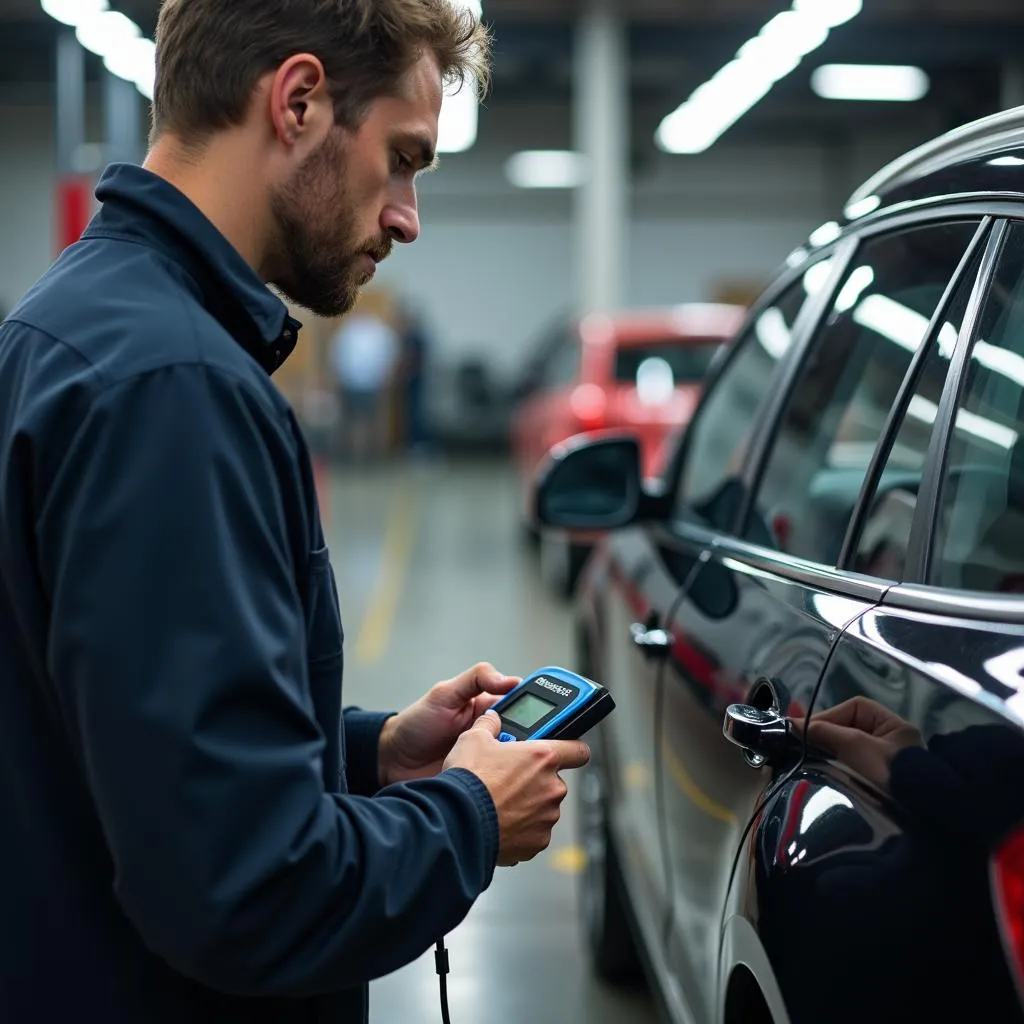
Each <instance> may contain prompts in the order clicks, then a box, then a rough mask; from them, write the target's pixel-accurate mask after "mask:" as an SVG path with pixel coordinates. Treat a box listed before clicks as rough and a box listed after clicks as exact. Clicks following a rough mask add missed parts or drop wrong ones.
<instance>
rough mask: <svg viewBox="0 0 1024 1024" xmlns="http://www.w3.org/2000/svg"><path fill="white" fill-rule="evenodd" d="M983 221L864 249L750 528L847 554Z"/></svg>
mask: <svg viewBox="0 0 1024 1024" xmlns="http://www.w3.org/2000/svg"><path fill="white" fill-rule="evenodd" d="M976 230H977V222H970V223H968V222H959V223H955V224H940V225H929V226H927V227H915V228H911V229H908V230H904V231H900V232H896V233H893V234H889V235H884V236H881V237H879V238H875V239H872V240H870V241H868V242H867V243H866V244H865V245H864V246H863V247H862V248H861V249H860V250H859V251H858V253H857V255H856V257H855V258H854V259H853V261H852V262H851V264H850V269H849V270H848V272H847V274H846V275H845V278H844V280H843V282H842V284H841V285H840V287H839V288H838V290H837V291H836V296H835V300H834V302H833V306H832V310H831V312H830V313H829V315H828V317H827V318H826V319H825V321H824V323H823V324H822V325H821V327H820V328H819V331H818V334H817V336H816V337H815V339H814V341H813V342H812V344H811V346H810V349H809V352H808V356H807V360H806V363H805V365H804V366H803V368H802V370H801V373H800V376H799V379H798V381H797V383H796V386H795V387H794V388H793V391H792V393H791V395H790V397H789V399H788V401H787V405H786V408H785V410H784V412H783V415H782V419H781V421H780V423H779V428H778V431H777V433H776V435H775V437H774V439H773V443H772V448H771V453H770V455H769V458H768V462H767V465H766V467H765V471H764V474H763V477H762V480H761V484H760V487H759V489H758V494H757V500H756V502H755V503H754V505H753V507H752V509H751V514H750V517H749V519H748V522H747V524H746V528H745V530H744V536H745V537H746V538H747V539H748V540H751V541H753V542H755V543H758V544H764V545H766V546H770V547H774V548H775V549H777V550H779V551H783V552H786V553H787V554H791V555H795V556H797V557H799V558H805V559H807V560H809V561H812V562H818V563H823V564H825V565H834V564H835V563H836V561H837V560H838V558H839V553H840V551H841V549H842V545H843V539H844V537H845V536H846V531H847V527H848V526H849V522H850V516H851V514H852V513H853V509H854V507H855V505H856V503H857V498H858V495H859V494H860V491H861V488H862V486H863V483H864V477H865V476H866V474H867V469H868V466H869V465H870V462H871V458H872V456H873V454H874V450H875V447H876V445H877V444H878V441H879V438H880V437H881V435H882V433H883V430H884V426H885V423H886V420H887V418H888V416H889V412H890V409H891V408H892V404H893V402H894V401H895V399H896V396H897V394H898V393H899V389H900V385H901V384H902V382H903V379H904V378H905V377H906V375H907V371H908V370H909V368H910V364H911V360H912V359H913V356H914V354H915V353H916V352H917V351H918V350H919V349H920V347H921V346H922V345H923V344H924V342H925V339H926V335H927V332H928V324H929V322H930V320H931V318H932V317H933V316H934V314H935V311H936V309H937V308H938V306H939V303H940V301H941V299H942V296H943V294H944V293H945V291H946V289H947V288H948V286H949V283H950V281H951V280H952V278H953V275H954V274H955V272H956V269H957V267H958V265H959V264H960V261H961V260H962V258H963V255H964V253H965V252H966V250H967V247H968V245H969V244H970V242H971V239H972V238H973V237H974V235H975V233H976Z"/></svg>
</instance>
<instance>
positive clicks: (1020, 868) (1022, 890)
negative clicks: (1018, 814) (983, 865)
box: [992, 828, 1024, 998]
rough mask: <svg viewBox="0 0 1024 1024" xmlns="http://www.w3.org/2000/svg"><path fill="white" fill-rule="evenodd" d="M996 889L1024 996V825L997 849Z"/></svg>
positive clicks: (1005, 937) (1009, 956)
mask: <svg viewBox="0 0 1024 1024" xmlns="http://www.w3.org/2000/svg"><path fill="white" fill-rule="evenodd" d="M992 889H993V896H994V897H995V904H996V912H997V914H998V916H999V927H1000V930H1001V931H1002V933H1003V946H1004V947H1005V949H1006V958H1007V960H1009V962H1010V968H1011V969H1012V972H1013V979H1014V981H1015V982H1016V983H1017V989H1018V991H1019V992H1020V993H1021V996H1022V998H1024V828H1022V829H1018V830H1017V831H1016V832H1014V833H1013V835H1011V836H1010V838H1009V839H1007V840H1005V842H1003V844H1002V846H1000V847H999V849H998V850H997V851H996V855H995V857H994V858H993V860H992Z"/></svg>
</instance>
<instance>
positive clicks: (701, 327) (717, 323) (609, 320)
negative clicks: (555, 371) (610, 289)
mask: <svg viewBox="0 0 1024 1024" xmlns="http://www.w3.org/2000/svg"><path fill="white" fill-rule="evenodd" d="M745 317H746V310H745V309H744V307H742V306H736V305H730V304H728V303H721V302H684V303H681V304H679V305H677V306H666V307H663V308H656V309H646V310H644V309H631V310H616V311H613V312H611V313H606V314H593V315H591V316H587V317H584V318H583V320H582V321H581V322H580V325H579V330H580V334H581V336H582V337H583V339H584V341H586V342H587V343H588V344H595V345H600V344H614V345H624V346H625V345H641V344H645V343H651V342H659V341H673V340H685V339H687V338H694V339H697V338H700V339H718V338H721V339H723V340H725V339H729V338H731V337H732V336H733V335H734V334H735V333H736V332H737V331H738V330H739V328H740V327H741V326H742V324H743V321H744V319H745Z"/></svg>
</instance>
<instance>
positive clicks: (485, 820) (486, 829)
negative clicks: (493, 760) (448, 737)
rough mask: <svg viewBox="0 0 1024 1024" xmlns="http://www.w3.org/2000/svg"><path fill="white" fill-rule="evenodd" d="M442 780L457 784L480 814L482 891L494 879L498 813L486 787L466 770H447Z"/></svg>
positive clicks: (496, 859) (497, 842)
mask: <svg viewBox="0 0 1024 1024" xmlns="http://www.w3.org/2000/svg"><path fill="white" fill-rule="evenodd" d="M442 778H446V779H451V780H452V782H455V783H458V784H459V785H460V786H462V788H463V789H465V790H466V792H467V793H468V794H469V796H470V797H471V799H472V800H473V804H474V806H475V807H476V809H477V811H478V812H479V814H480V819H481V822H482V825H483V828H482V829H481V830H480V835H481V839H482V842H483V850H482V854H483V862H484V864H485V865H486V866H487V877H486V879H485V880H484V884H483V887H482V888H483V889H486V888H487V887H488V886H489V885H490V884H491V879H492V878H493V877H494V869H495V868H496V867H497V866H498V844H499V840H500V832H499V829H498V811H497V808H496V807H495V806H494V800H493V799H492V798H491V794H490V792H489V790H488V789H487V787H486V786H485V785H484V784H483V783H482V782H481V781H480V779H479V777H478V776H476V775H474V774H473V773H472V772H471V771H469V769H468V768H449V769H447V771H444V772H442Z"/></svg>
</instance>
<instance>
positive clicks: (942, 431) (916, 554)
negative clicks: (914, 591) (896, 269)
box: [903, 220, 1010, 584]
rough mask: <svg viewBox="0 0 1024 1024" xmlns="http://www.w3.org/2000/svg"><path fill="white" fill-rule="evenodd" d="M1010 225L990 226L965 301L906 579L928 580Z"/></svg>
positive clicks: (913, 529) (919, 501)
mask: <svg viewBox="0 0 1024 1024" xmlns="http://www.w3.org/2000/svg"><path fill="white" fill-rule="evenodd" d="M1009 223H1010V222H1009V221H1008V220H998V221H996V223H995V224H994V225H993V227H992V230H991V233H990V234H989V238H988V243H987V245H986V247H985V252H984V254H983V256H982V258H981V266H980V268H979V269H978V276H977V279H976V280H975V282H974V290H973V291H972V293H971V298H970V300H969V301H968V303H967V311H966V314H965V315H964V322H963V324H962V325H961V327H960V334H959V335H958V337H957V341H956V347H955V348H954V349H953V354H952V356H951V357H950V360H949V372H948V373H947V375H946V383H945V386H944V387H943V389H942V395H941V397H940V398H939V411H938V414H937V415H936V418H935V432H934V433H933V434H932V441H931V444H930V445H929V447H928V457H927V459H926V460H925V467H924V472H923V474H922V477H921V488H920V490H919V491H918V496H917V507H916V508H915V510H914V520H913V524H912V525H911V528H910V544H909V545H908V548H907V564H906V567H905V571H904V574H903V575H904V579H903V582H904V583H920V584H924V583H925V582H926V581H927V579H928V574H929V569H930V567H931V562H932V555H933V548H934V546H935V530H936V528H937V526H938V519H939V499H940V497H941V493H942V482H943V479H944V477H945V473H946V464H947V460H948V456H949V448H950V445H951V443H952V440H953V430H954V425H955V420H956V412H957V409H958V408H959V405H960V399H961V397H962V393H963V388H964V385H965V383H966V379H967V374H966V369H967V365H968V363H969V362H970V359H971V352H972V351H973V350H974V342H975V340H976V338H977V336H978V332H979V331H980V330H981V321H982V317H983V316H984V313H985V307H986V305H987V303H988V299H989V296H990V294H991V291H992V283H993V281H994V280H995V275H996V271H997V269H998V267H999V260H1000V258H1001V256H1002V252H1003V247H1004V245H1005V242H1006V238H1007V236H1008V235H1009Z"/></svg>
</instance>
